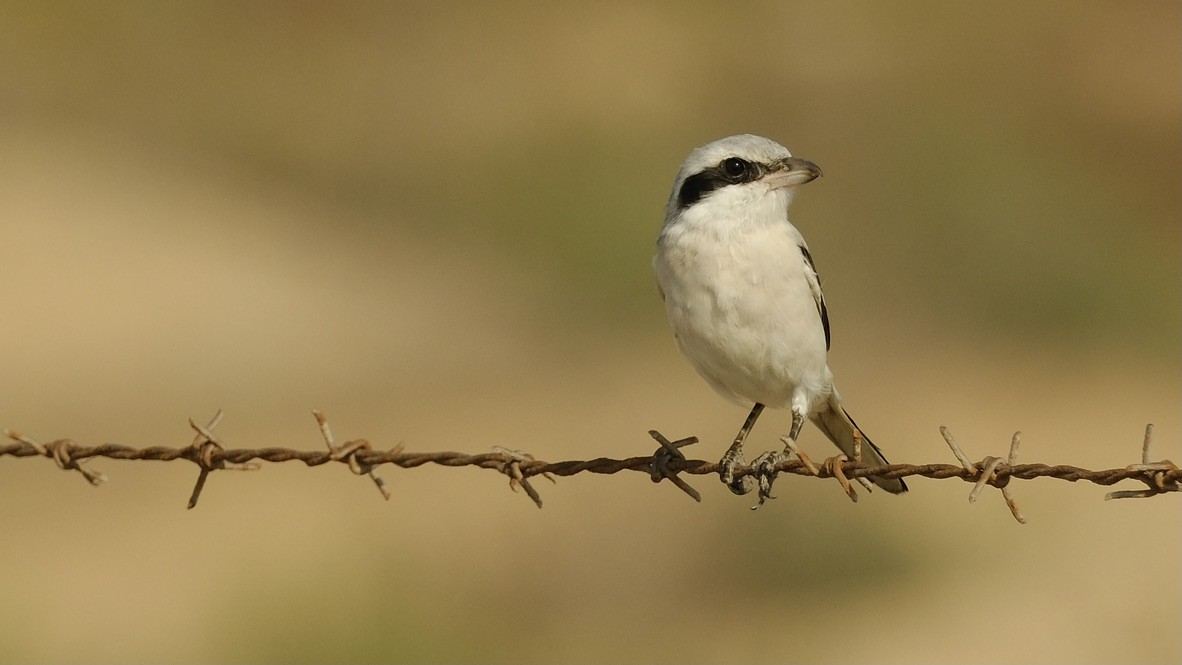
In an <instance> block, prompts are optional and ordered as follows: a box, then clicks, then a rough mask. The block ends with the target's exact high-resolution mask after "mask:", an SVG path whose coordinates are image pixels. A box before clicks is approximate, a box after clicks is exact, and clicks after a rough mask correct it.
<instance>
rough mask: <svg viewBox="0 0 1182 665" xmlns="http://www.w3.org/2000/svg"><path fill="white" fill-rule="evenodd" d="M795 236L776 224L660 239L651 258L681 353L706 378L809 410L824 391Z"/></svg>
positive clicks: (815, 320)
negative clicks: (726, 233) (722, 239)
mask: <svg viewBox="0 0 1182 665" xmlns="http://www.w3.org/2000/svg"><path fill="white" fill-rule="evenodd" d="M799 238H800V235H799V233H798V232H797V231H796V229H795V228H793V227H792V226H791V225H788V224H782V225H775V226H771V227H767V228H762V229H756V230H751V231H747V232H745V233H742V234H736V235H732V236H730V237H728V238H726V241H725V242H720V241H719V238H717V237H715V236H713V234H702V233H681V234H675V235H673V234H671V235H669V236H667V237H663V238H662V241H661V245H660V247H659V249H658V253H657V256H656V259H655V260H654V266H655V268H656V273H657V282H658V284H659V286H660V288H661V290H662V292H663V293H664V297H665V309H666V313H667V314H668V316H669V322H670V324H671V325H672V326H673V331H674V333H675V334H676V336H677V343H678V346H679V347H680V349H681V352H682V353H683V354H685V356H686V357H687V358H688V359H689V360H690V362H691V363H692V364H693V366H694V367H695V368H696V369H697V371H698V373H699V374H701V375H702V376H703V377H704V378H705V379H706V381H708V382H709V383H710V385H711V386H713V387H714V388H715V390H717V391H718V392H719V393H721V394H722V395H723V396H725V397H727V398H728V399H731V400H734V401H735V402H738V403H740V404H745V405H750V404H751V403H753V402H759V403H761V404H764V405H766V406H769V407H773V408H776V407H788V406H790V405H791V404H792V403H793V400H794V398H795V399H796V401H797V402H798V403H799V402H801V401H802V400H803V401H804V402H805V404H802V406H805V408H806V409H807V410H808V412H809V413H812V412H814V410H815V409H816V408H817V407H819V406H820V404H821V403H822V402H823V401H824V400H825V399H826V398H827V397H828V396H829V393H830V392H831V390H832V377H831V375H830V374H829V370H828V369H827V367H826V364H825V355H826V351H825V331H824V328H823V326H822V324H821V317H820V314H819V312H818V311H817V305H816V301H815V300H814V298H813V294H812V291H811V289H810V287H809V282H808V279H807V278H806V275H807V274H809V273H808V272H806V271H810V272H811V269H810V268H809V267H808V266H807V264H806V263H805V261H804V256H803V255H802V254H801V251H800V242H801V241H800V239H799Z"/></svg>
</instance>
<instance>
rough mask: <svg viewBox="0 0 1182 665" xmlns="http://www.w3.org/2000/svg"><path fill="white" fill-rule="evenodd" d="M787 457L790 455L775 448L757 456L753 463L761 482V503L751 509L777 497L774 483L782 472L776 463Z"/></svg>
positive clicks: (756, 475) (756, 476) (785, 459)
mask: <svg viewBox="0 0 1182 665" xmlns="http://www.w3.org/2000/svg"><path fill="white" fill-rule="evenodd" d="M787 459H788V456H787V455H785V454H784V453H782V452H780V451H778V450H773V451H768V452H766V453H764V454H762V455H760V456H759V457H756V458H755V461H754V462H752V463H751V466H752V468H754V470H755V478H756V480H757V481H758V483H759V503H758V504H756V505H754V506H751V510H756V509H758V508H759V507H760V506H762V505H763V504H764V502H765V501H767V500H768V499H774V498H776V497H774V496H772V483H774V482H776V476H778V475H780V472H779V471H778V470H776V465H777V464H779V463H780V462H784V461H787Z"/></svg>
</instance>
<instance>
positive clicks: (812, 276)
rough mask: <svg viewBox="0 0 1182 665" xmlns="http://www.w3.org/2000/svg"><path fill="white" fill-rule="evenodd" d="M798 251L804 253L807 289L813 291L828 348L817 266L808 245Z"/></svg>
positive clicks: (822, 296) (826, 318) (826, 316)
mask: <svg viewBox="0 0 1182 665" xmlns="http://www.w3.org/2000/svg"><path fill="white" fill-rule="evenodd" d="M800 253H801V254H803V255H804V262H805V264H806V265H808V267H809V271H810V272H809V273H805V276H806V277H808V278H809V289H810V290H812V292H813V300H815V301H816V303H817V313H818V314H820V315H821V326H822V327H823V328H825V350H826V351H828V350H829V310H827V309H826V308H825V294H824V293H822V292H821V277H820V275H818V274H817V267H816V266H815V265H813V257H812V255H811V254H809V250H808V247H805V246H804V245H801V246H800Z"/></svg>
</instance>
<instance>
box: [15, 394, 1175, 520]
mask: <svg viewBox="0 0 1182 665" xmlns="http://www.w3.org/2000/svg"><path fill="white" fill-rule="evenodd" d="M222 415H223V414H222V412H221V411H218V413H217V414H215V415H214V417H213V418H212V419H211V420H210V421H209V423H208V424H206V425H200V424H198V423H197V422H196V421H194V420H192V419H190V420H189V425H190V427H191V428H192V429H193V430H194V431H195V432H196V436H195V437H194V439H193V442H192V443H191V444H189V445H188V446H185V447H183V448H173V447H168V446H149V447H145V448H136V447H132V446H125V445H121V444H116V443H104V444H101V445H97V446H87V445H82V444H79V443H77V442H76V441H73V440H71V439H58V440H56V441H51V442H49V443H47V444H42V443H40V442H38V441H37V440H36V439H33V438H32V437H29V436H26V435H23V434H20V433H17V432H15V431H13V430H8V429H4V430H0V431H2V432H3V434H4V435H5V436H6V437H7V438H8V439H9V440H10V441H11V443H0V457H4V456H10V457H18V458H19V457H49V458H51V459H53V460H54V461H55V463H56V464H57V466H58V467H59V468H61V469H63V470H76V471H78V472H79V473H81V474H82V475H83V477H84V478H86V479H87V481H88V482H90V483H91V484H93V485H98V484H99V483H101V482H103V481H105V480H106V476H105V475H104V474H102V473H100V472H98V471H96V470H92V469H87V468H86V467H85V466H84V465H83V463H84V462H85V461H87V460H88V459H89V458H91V457H106V458H108V459H118V460H155V461H164V462H167V461H172V460H176V459H186V460H189V461H191V462H193V463H195V464H197V465H198V467H199V468H200V473H199V474H198V478H197V482H196V483H195V485H194V487H193V492H192V494H191V496H190V498H189V507H190V508H192V507H194V506H196V504H197V500H198V499H199V498H200V496H201V492H202V490H203V489H204V486H205V482H206V480H207V479H208V476H209V473H210V472H211V471H214V470H220V469H244V470H254V469H258V468H260V466H261V465H260V464H259V462H272V463H277V462H287V461H296V460H298V461H301V462H303V463H304V464H305V465H307V466H309V467H316V466H320V465H323V464H327V463H329V462H342V463H344V464H346V465H347V466H349V468H350V470H351V471H353V472H354V473H356V474H358V475H368V476H370V479H371V480H372V481H373V482H374V484H375V486H376V487H377V488H378V490H379V491H380V492H381V493H382V496H383V497H385V498H387V499H388V498H389V496H390V493H389V490H388V488H387V487H386V485H385V483H384V481H383V480H382V479H381V478H380V477H379V476H378V475H377V474H376V472H375V469H376V468H377V467H378V466H381V465H383V464H392V465H394V466H397V467H400V468H404V469H411V468H414V467H418V466H422V465H424V464H428V463H430V464H437V465H440V466H445V467H459V466H475V467H478V468H482V469H492V470H495V471H497V472H498V473H501V474H504V475H506V476H508V477H509V487H510V488H511V489H513V490H514V491H518V490H524V491H525V493H526V494H527V495H528V496H529V497H530V499H531V500H533V502H534V504H535V505H537V506H538V507H541V505H542V499H541V496H540V495H539V494H538V492H537V490H536V489H535V488H534V487H533V485H532V483H530V478H532V477H533V476H542V477H544V478H547V479H549V480H551V481H552V482H553V481H555V479H556V477H558V476H573V475H576V474H579V473H594V474H614V473H619V472H621V471H637V472H641V473H645V474H647V475H648V476H649V477H650V479H652V481H653V482H660V481H661V480H665V479H668V480H669V481H670V482H671V483H672V484H673V485H674V486H676V487H677V488H678V489H680V490H681V491H682V492H684V493H685V494H686V495H687V496H689V497H691V498H693V499H694V500H695V501H701V499H702V497H701V494H699V493H698V492H697V491H696V490H695V489H694V488H692V487H690V485H689V484H688V483H686V482H685V480H684V479H682V478H681V477H680V476H679V474H691V475H708V474H717V473H718V472H719V464H718V463H716V462H707V461H704V460H697V459H687V458H686V457H685V455H684V453H682V452H681V448H684V447H685V446H688V445H691V444H693V443H696V442H697V441H698V439H697V438H696V437H686V438H683V439H678V440H673V441H670V440H669V439H667V438H665V437H664V436H663V435H662V434H661V433H660V432H657V431H656V430H650V431H649V436H650V437H651V438H652V439H653V440H655V441H656V442H657V443H658V444H659V446H658V448H657V449H656V450H655V451H654V452H653V453H652V454H651V455H648V456H643V457H628V458H625V459H612V458H609V457H597V458H595V459H590V460H567V461H562V462H546V461H542V460H538V459H536V458H535V457H534V456H533V455H530V454H528V453H525V452H522V451H518V450H511V449H508V448H502V447H499V446H497V447H494V448H493V449H492V452H489V453H479V454H468V453H461V452H454V451H437V452H407V451H406V450H404V446H403V445H402V444H401V443H400V444H398V445H397V446H395V447H393V448H391V449H389V450H385V451H379V450H374V449H373V448H372V447H371V446H370V444H369V442H368V441H366V440H365V439H356V440H353V441H348V442H345V443H343V444H339V445H338V444H337V443H336V442H335V440H334V438H333V435H332V431H331V429H330V428H329V427H328V421H327V418H325V417H324V414H323V413H321V412H319V411H315V412H313V415H314V416H315V417H316V422H317V424H318V425H319V427H320V433H321V435H322V436H323V437H324V440H325V444H326V445H327V447H328V450H327V451H325V450H324V449H320V450H295V449H291V448H276V447H273V448H260V449H251V448H240V449H230V448H226V447H225V446H224V445H223V443H222V442H221V441H220V440H219V439H218V438H217V436H216V435H215V434H214V429H215V428H216V427H217V425H218V424H219V423H220V422H221V419H222ZM1153 432H1154V430H1153V425H1152V424H1150V425H1148V426H1146V428H1145V437H1144V440H1143V442H1142V446H1141V460H1140V463H1138V464H1131V465H1129V466H1126V467H1122V468H1115V469H1103V470H1098V471H1092V470H1089V469H1084V468H1080V467H1077V466H1070V465H1054V466H1051V465H1046V464H1018V450H1019V444H1020V442H1021V433H1020V432H1019V433H1015V434H1014V437H1013V439H1012V440H1011V442H1010V450H1009V455H1008V456H1007V457H1006V458H1005V459H1001V458H997V457H985V458H984V459H982V460H981V461H980V462H977V463H973V462H971V461H969V458H968V456H967V455H965V454H964V451H963V450H962V449H961V447H960V445H959V444H958V443H957V441H956V439H955V437H953V435H952V431H951V430H950V429H949V428H947V427H941V428H940V433H941V434H942V435H943V437H944V440H945V442H946V443H947V444H948V447H949V449H951V450H952V453H953V455H955V456H956V458H957V460H958V462H959V464H958V465H954V464H941V463H933V464H887V465H882V466H873V465H866V464H863V463H862V462H861V460H859V459H857V457H860V455H858V453H859V452H860V451H859V450H858V448H860V446H857V445H855V450H854V452H855V459H853V460H850V459H846V458H845V457H844V456H841V455H838V456H834V457H832V458H829V459H826V460H825V462H824V463H823V464H822V465H821V466H820V467H818V466H817V465H815V464H813V463H812V461H811V460H810V459H809V458H808V456H807V455H805V454H803V451H801V450H800V449H799V448H797V449H796V450H795V451H792V450H791V448H790V449H789V450H788V452H790V453H792V452H794V453H795V454H791V455H784V454H778V455H776V456H772V457H770V458H767V459H764V460H762V461H760V460H757V461H756V462H754V463H752V464H751V465H741V466H737V467H735V469H734V477H735V478H744V477H747V476H754V477H755V478H756V479H757V480H758V481H759V482H760V483H761V495H760V498H761V499H766V498H770V496H771V479H772V478H774V477H775V475H776V474H780V473H791V474H795V475H798V476H805V477H815V478H835V479H837V481H838V483H839V484H840V485H841V487H842V490H843V491H845V493H846V494H847V495H848V496H850V498H851V499H854V498H855V497H856V493H855V492H854V487H853V484H852V483H851V482H849V481H850V480H857V481H858V482H860V483H865V480H866V479H867V478H868V477H881V478H886V479H892V478H905V477H909V476H922V477H924V478H931V479H936V480H940V479H945V478H959V479H961V480H963V481H965V482H968V483H971V484H973V488H972V490H971V491H970V500H973V501H975V500H976V498H977V497H978V496H979V495H980V493H981V492H982V491H984V488H985V486H986V485H991V486H993V487H997V488H998V489H999V490H1000V491H1001V493H1002V496H1003V498H1004V499H1005V502H1006V505H1007V507H1009V509H1010V512H1011V513H1012V514H1013V516H1014V519H1016V520H1017V521H1019V522H1021V523H1025V521H1026V520H1025V517H1023V515H1022V513H1021V512H1020V511H1019V510H1018V505H1017V502H1016V501H1015V500H1014V498H1013V496H1012V495H1011V494H1010V490H1009V487H1008V485H1009V483H1010V481H1011V480H1012V479H1014V478H1018V479H1021V480H1031V479H1034V478H1056V479H1059V480H1066V481H1068V482H1076V481H1087V482H1091V483H1094V484H1097V485H1114V484H1116V483H1118V482H1121V481H1123V480H1137V481H1139V482H1141V483H1143V484H1144V485H1145V489H1139V490H1117V491H1114V492H1110V493H1108V494H1107V495H1106V496H1105V497H1104V498H1105V499H1106V500H1107V499H1123V498H1134V497H1136V498H1144V497H1150V496H1156V495H1158V494H1165V493H1169V492H1182V470H1180V469H1179V468H1178V467H1177V466H1176V465H1175V464H1174V463H1173V462H1171V461H1169V460H1162V461H1158V462H1154V461H1152V456H1151V445H1152V439H1153ZM855 443H857V440H855ZM764 484H766V487H764V486H763V485H764ZM761 503H762V501H761Z"/></svg>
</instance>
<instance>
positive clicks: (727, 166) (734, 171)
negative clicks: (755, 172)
mask: <svg viewBox="0 0 1182 665" xmlns="http://www.w3.org/2000/svg"><path fill="white" fill-rule="evenodd" d="M722 170H723V172H725V173H726V174H727V175H728V176H730V177H732V178H738V177H740V176H742V175H743V174H744V173H746V172H747V162H746V161H744V160H742V159H739V158H738V157H729V158H727V159H725V160H723V162H722Z"/></svg>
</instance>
